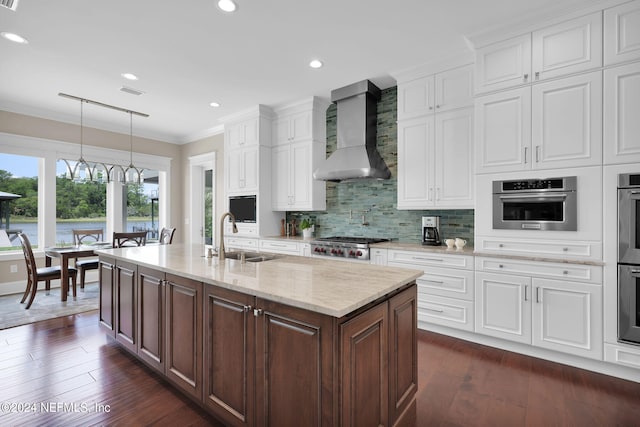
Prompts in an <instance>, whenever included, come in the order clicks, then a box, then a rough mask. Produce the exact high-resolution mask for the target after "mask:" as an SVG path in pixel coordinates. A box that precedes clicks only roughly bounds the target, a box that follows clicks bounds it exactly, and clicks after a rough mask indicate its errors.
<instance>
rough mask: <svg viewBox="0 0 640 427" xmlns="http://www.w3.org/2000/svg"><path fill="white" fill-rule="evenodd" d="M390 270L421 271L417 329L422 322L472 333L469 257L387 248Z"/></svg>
mask: <svg viewBox="0 0 640 427" xmlns="http://www.w3.org/2000/svg"><path fill="white" fill-rule="evenodd" d="M386 256H387V264H386V265H388V266H390V267H400V268H411V269H416V270H423V271H424V274H423V275H422V276H420V277H419V278H418V279H417V280H416V283H417V285H418V327H422V328H428V325H426V324H425V323H424V322H426V323H434V324H437V325H442V326H448V327H452V328H456V329H462V330H467V331H473V293H474V286H473V257H472V256H470V255H453V254H442V253H439V252H430V251H404V250H397V249H389V250H388V251H387V254H386Z"/></svg>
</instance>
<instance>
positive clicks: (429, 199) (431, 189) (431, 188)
mask: <svg viewBox="0 0 640 427" xmlns="http://www.w3.org/2000/svg"><path fill="white" fill-rule="evenodd" d="M432 196H433V187H429V195H428V196H427V201H431V198H432Z"/></svg>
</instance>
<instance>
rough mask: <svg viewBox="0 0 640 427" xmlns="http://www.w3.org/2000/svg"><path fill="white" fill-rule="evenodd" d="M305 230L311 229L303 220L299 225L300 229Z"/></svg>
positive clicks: (308, 223) (305, 220)
mask: <svg viewBox="0 0 640 427" xmlns="http://www.w3.org/2000/svg"><path fill="white" fill-rule="evenodd" d="M307 228H311V222H310V221H309V220H308V219H307V218H305V219H303V220H302V222H301V223H300V229H301V230H306V229H307Z"/></svg>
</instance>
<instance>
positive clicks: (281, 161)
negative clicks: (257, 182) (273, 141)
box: [271, 144, 291, 211]
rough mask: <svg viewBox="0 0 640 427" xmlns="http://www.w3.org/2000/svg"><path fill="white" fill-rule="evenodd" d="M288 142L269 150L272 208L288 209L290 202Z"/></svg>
mask: <svg viewBox="0 0 640 427" xmlns="http://www.w3.org/2000/svg"><path fill="white" fill-rule="evenodd" d="M290 156H291V154H290V148H289V144H286V145H281V146H278V147H275V148H273V150H272V151H271V174H272V177H273V178H272V179H273V181H272V187H271V188H272V190H271V191H272V194H271V198H272V199H271V200H272V209H273V210H282V211H286V210H290V208H289V205H290V203H291V182H290V179H291V171H290V168H291V164H290Z"/></svg>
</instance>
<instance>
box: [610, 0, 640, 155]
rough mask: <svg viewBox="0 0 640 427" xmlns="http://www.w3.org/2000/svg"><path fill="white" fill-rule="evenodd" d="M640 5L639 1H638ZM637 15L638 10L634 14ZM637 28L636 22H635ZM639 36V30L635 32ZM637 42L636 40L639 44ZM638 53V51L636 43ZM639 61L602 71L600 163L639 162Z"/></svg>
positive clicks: (639, 10) (639, 12) (639, 13)
mask: <svg viewBox="0 0 640 427" xmlns="http://www.w3.org/2000/svg"><path fill="white" fill-rule="evenodd" d="M638 3H640V2H638ZM637 13H638V16H640V7H639V9H638V11H637ZM638 25H639V27H636V28H640V23H638ZM638 33H639V34H640V30H639V31H638ZM639 43H640V41H639ZM638 46H639V50H638V51H639V52H640V44H638ZM639 112H640V62H636V63H632V64H627V65H621V66H618V67H613V68H609V69H607V70H605V71H604V141H605V142H606V144H605V145H604V163H605V164H616V163H638V162H640V120H638V117H639Z"/></svg>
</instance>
